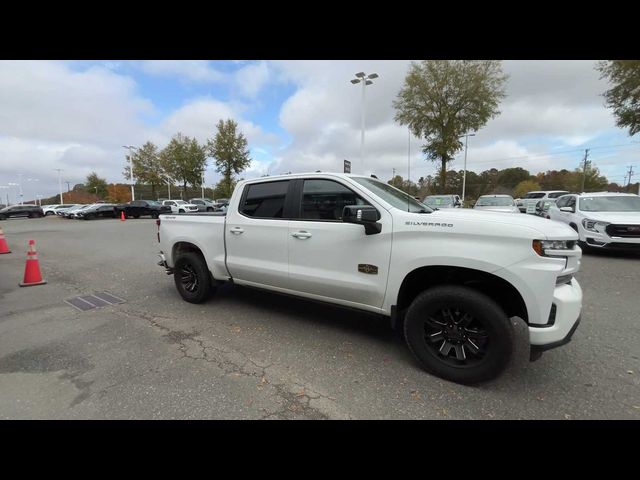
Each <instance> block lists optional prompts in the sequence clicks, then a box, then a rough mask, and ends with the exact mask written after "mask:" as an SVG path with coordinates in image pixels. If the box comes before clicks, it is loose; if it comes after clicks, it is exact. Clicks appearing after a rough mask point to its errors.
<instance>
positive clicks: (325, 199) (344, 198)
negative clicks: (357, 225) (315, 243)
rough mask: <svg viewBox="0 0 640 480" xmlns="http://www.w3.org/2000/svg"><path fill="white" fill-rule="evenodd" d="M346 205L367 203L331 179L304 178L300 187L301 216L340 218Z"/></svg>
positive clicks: (328, 218) (325, 218) (318, 218)
mask: <svg viewBox="0 0 640 480" xmlns="http://www.w3.org/2000/svg"><path fill="white" fill-rule="evenodd" d="M346 205H369V203H368V202H366V201H365V200H363V199H362V198H361V197H359V196H358V195H356V194H355V193H354V192H353V191H351V190H350V189H348V188H347V187H345V186H344V185H342V184H341V183H338V182H334V181H332V180H305V181H304V187H303V189H302V209H301V211H300V214H301V215H300V216H301V218H304V219H307V220H342V210H343V209H344V207H345V206H346Z"/></svg>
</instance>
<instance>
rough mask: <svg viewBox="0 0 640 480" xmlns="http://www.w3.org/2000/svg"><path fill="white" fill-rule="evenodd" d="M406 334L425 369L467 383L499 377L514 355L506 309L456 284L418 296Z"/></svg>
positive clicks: (406, 322) (406, 318) (511, 333)
mask: <svg viewBox="0 0 640 480" xmlns="http://www.w3.org/2000/svg"><path fill="white" fill-rule="evenodd" d="M456 312H457V313H456ZM451 326H453V328H449V327H451ZM404 336H405V341H406V342H407V345H408V346H409V350H411V352H412V353H413V355H414V356H415V357H416V358H417V359H418V361H419V362H420V364H421V365H422V367H423V368H424V369H425V370H426V371H428V372H430V373H432V374H434V375H436V376H438V377H441V378H444V379H446V380H451V381H453V382H456V383H462V384H466V385H471V384H475V383H480V382H485V381H488V380H492V379H494V378H496V377H497V376H498V375H500V373H502V371H503V370H504V369H505V368H506V367H507V365H508V364H509V362H510V360H511V357H512V355H513V343H514V340H513V338H514V335H513V326H512V325H511V322H510V320H509V318H508V317H507V315H506V314H505V313H504V311H503V310H502V308H501V307H500V306H499V305H498V304H497V303H496V302H494V301H493V300H492V299H491V298H489V297H487V296H486V295H484V294H482V293H480V292H478V291H476V290H472V289H470V288H468V287H462V286H457V285H445V286H441V287H435V288H430V289H428V290H425V291H424V292H422V293H421V294H419V295H418V296H417V297H416V298H415V299H414V300H413V302H412V303H411V305H410V306H409V309H408V310H407V314H406V316H405V322H404ZM429 337H432V339H429ZM441 340H442V342H441ZM465 347H466V348H465ZM443 349H444V350H443ZM445 350H446V351H445ZM474 350H475V352H474Z"/></svg>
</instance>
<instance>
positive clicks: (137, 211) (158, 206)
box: [115, 200, 171, 218]
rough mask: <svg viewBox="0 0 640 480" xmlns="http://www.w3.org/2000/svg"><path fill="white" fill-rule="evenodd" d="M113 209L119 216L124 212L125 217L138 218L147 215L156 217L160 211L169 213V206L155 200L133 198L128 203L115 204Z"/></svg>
mask: <svg viewBox="0 0 640 480" xmlns="http://www.w3.org/2000/svg"><path fill="white" fill-rule="evenodd" d="M115 209H116V216H118V217H120V215H121V214H122V212H124V215H125V217H126V218H131V217H133V218H140V217H143V216H147V215H148V216H150V217H151V218H158V215H160V214H162V213H171V207H170V206H168V205H163V204H162V203H160V202H156V201H155V200H133V201H131V202H129V203H124V204H120V205H116V207H115Z"/></svg>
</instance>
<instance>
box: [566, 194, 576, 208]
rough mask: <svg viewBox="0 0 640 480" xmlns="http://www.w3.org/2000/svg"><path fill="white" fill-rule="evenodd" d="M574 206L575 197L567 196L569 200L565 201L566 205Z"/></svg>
mask: <svg viewBox="0 0 640 480" xmlns="http://www.w3.org/2000/svg"><path fill="white" fill-rule="evenodd" d="M575 206H576V197H569V201H568V202H567V207H571V208H575Z"/></svg>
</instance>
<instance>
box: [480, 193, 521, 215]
mask: <svg viewBox="0 0 640 480" xmlns="http://www.w3.org/2000/svg"><path fill="white" fill-rule="evenodd" d="M473 208H474V209H475V210H490V211H492V212H505V213H520V210H518V207H516V202H515V200H514V199H513V197H512V196H511V195H482V196H480V198H478V200H477V201H476V204H475V205H474V206H473Z"/></svg>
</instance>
